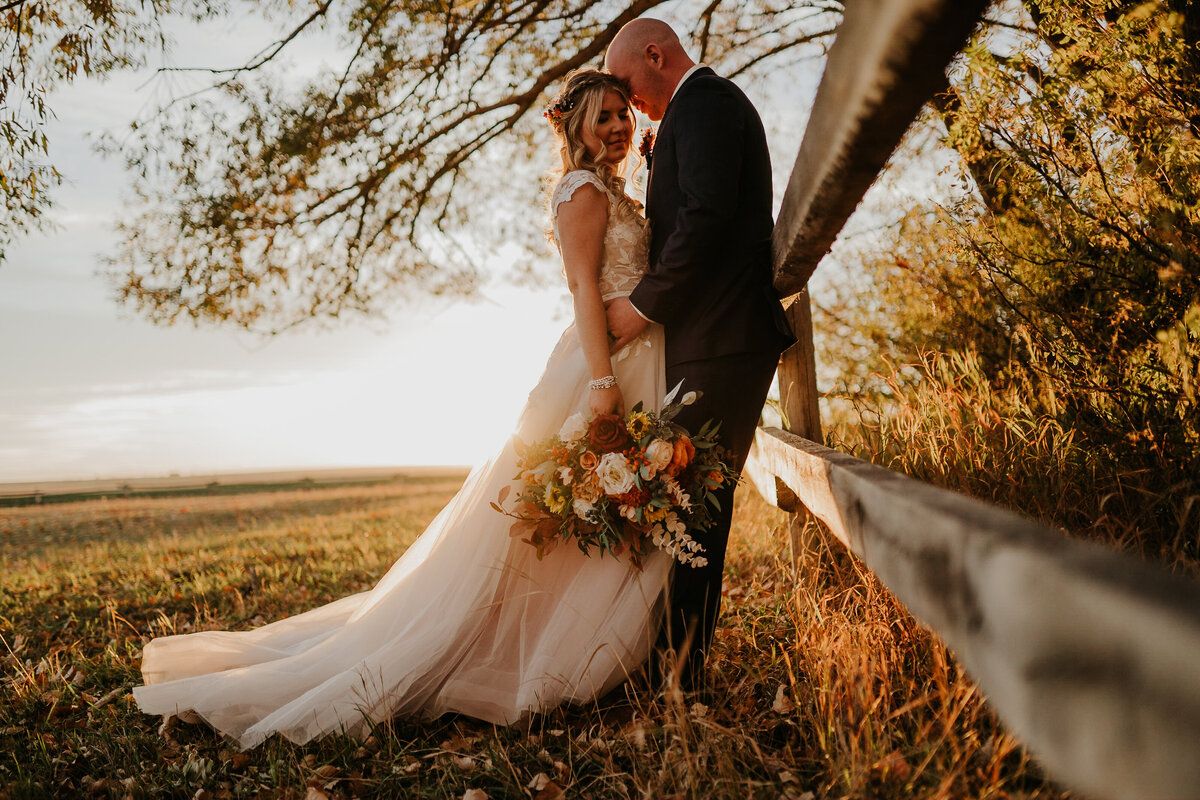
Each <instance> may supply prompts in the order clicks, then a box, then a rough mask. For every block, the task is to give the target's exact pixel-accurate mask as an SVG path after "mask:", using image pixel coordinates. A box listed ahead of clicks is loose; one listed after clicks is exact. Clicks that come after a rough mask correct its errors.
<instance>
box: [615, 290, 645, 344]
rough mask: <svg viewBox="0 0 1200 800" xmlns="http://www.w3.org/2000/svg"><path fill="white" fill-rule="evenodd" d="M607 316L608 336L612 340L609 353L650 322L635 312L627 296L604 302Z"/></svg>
mask: <svg viewBox="0 0 1200 800" xmlns="http://www.w3.org/2000/svg"><path fill="white" fill-rule="evenodd" d="M604 313H605V315H606V316H607V317H608V338H609V340H610V341H612V347H611V348H609V352H610V353H615V352H617V351H618V350H620V349H621V348H622V347H624V346H625V345H627V344H629V343H630V342H632V341H633V340H634V339H636V338H637V337H638V336H640V335H641V333H642V331H644V330H646V326H647V325H649V324H650V323H649V322H647V321H646V318H645V317H643V316H642V315H641V314H639V313H638V312H637V309H636V308H634V307H633V303H631V302H629V298H628V297H614V298H613V299H612V300H609V301H608V302H607V303H605V304H604Z"/></svg>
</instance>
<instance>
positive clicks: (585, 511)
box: [571, 497, 596, 520]
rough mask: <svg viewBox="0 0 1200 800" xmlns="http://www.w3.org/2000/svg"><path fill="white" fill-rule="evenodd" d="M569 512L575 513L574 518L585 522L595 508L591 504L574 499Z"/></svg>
mask: <svg viewBox="0 0 1200 800" xmlns="http://www.w3.org/2000/svg"><path fill="white" fill-rule="evenodd" d="M571 510H572V511H574V512H575V516H577V517H579V518H580V519H582V520H586V519H587V518H588V515H589V514H591V513H592V512H594V511H595V510H596V506H595V504H593V503H589V502H588V501H587V500H584V499H582V498H580V497H576V498H575V501H574V502H573V503H571Z"/></svg>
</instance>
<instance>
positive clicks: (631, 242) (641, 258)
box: [550, 170, 650, 300]
mask: <svg viewBox="0 0 1200 800" xmlns="http://www.w3.org/2000/svg"><path fill="white" fill-rule="evenodd" d="M585 183H590V184H592V185H593V186H595V187H596V188H597V189H599V190H600V191H602V192H604V194H605V196H606V197H608V229H607V230H605V232H604V256H603V259H604V260H603V263H602V264H601V266H600V294H601V296H602V297H603V299H604V300H611V299H612V298H614V297H621V296H623V295H627V294H629V293H630V292H632V291H633V287H635V286H637V283H638V281H639V280H641V278H642V273H644V272H645V271H646V264H647V261H648V259H649V252H650V237H649V226H648V223H647V222H646V219H645V218H644V217H643V216H642V215H641V214H639V213H638V212H637V210H636V209H635V207H634V206H633V205H632V204H631V203H623V202H618V198H616V197H614V196H613V194H612V192H610V191H609V190H608V188H607V187H606V186H605V185H604V182H603V181H601V180H600V178H598V177H597V176H596V174H595V173H593V172H589V171H587V170H575V171H573V172H568V173H567V174H566V175H564V176H563V177H562V180H560V181H559V182H558V186H556V187H555V189H554V194H553V195H552V196H551V199H550V216H551V220H552V222H553V226H554V240H555V241H556V242H557V241H559V235H558V207H559V206H560V205H562V204H563V203H565V202H567V201H568V200H570V199H571V197H573V196H574V194H575V190H576V189H578V188H579V187H580V186H583V185H584V184H585Z"/></svg>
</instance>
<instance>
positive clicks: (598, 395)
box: [588, 386, 625, 415]
mask: <svg viewBox="0 0 1200 800" xmlns="http://www.w3.org/2000/svg"><path fill="white" fill-rule="evenodd" d="M590 395H591V396H590V397H589V398H588V407H589V408H590V409H591V411H592V413H593V414H596V415H599V414H623V413H625V398H623V397H622V396H621V387H620V386H612V387H610V388H608V389H592V390H590Z"/></svg>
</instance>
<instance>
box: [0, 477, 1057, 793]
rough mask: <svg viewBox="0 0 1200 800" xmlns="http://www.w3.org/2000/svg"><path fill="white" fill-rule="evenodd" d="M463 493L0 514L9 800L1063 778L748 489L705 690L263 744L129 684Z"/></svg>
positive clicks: (362, 575) (370, 562)
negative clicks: (145, 707) (143, 704)
mask: <svg viewBox="0 0 1200 800" xmlns="http://www.w3.org/2000/svg"><path fill="white" fill-rule="evenodd" d="M456 488H457V481H455V480H445V479H440V480H439V479H430V480H412V481H406V482H403V483H391V484H384V485H380V486H375V487H354V488H331V489H320V490H307V491H290V492H268V493H262V494H252V495H238V496H233V497H224V498H186V499H185V498H170V499H155V500H139V499H136V498H129V499H118V500H109V501H105V502H102V501H89V502H86V503H78V504H66V505H62V506H57V507H45V508H40V507H30V508H24V509H6V510H3V511H0V541H3V555H2V557H0V569H2V570H3V575H4V579H3V593H2V594H0V637H2V638H3V644H0V659H2V660H3V664H4V667H3V676H4V677H3V684H2V686H0V753H2V755H0V798H26V797H77V796H85V795H86V796H93V797H113V798H125V797H132V798H149V797H179V798H196V797H201V798H203V797H209V798H230V797H264V798H265V797H274V798H283V797H287V798H297V800H299V799H300V798H305V797H308V798H309V800H319V798H320V797H322V796H326V797H330V798H351V797H362V798H410V797H411V798H418V797H422V798H424V797H427V798H461V797H463V796H464V795H465V794H466V793H467V792H468V790H479V791H481V792H483V793H485V794H486V795H487V796H488V797H490V798H521V797H537V798H540V800H550V799H551V798H554V797H558V796H563V797H568V798H585V797H591V798H668V797H689V798H770V800H776V798H780V797H785V798H804V797H814V798H826V797H855V798H858V797H861V798H868V797H869V798H901V797H905V798H907V797H947V798H949V797H1011V796H1022V797H1026V796H1027V797H1054V796H1058V795H1057V793H1056V791H1055V790H1054V789H1053V788H1051V787H1049V786H1048V785H1046V784H1045V783H1044V781H1043V780H1042V778H1041V777H1040V775H1039V773H1038V771H1037V769H1036V767H1035V766H1034V765H1033V764H1032V762H1030V760H1029V759H1028V758H1027V757H1026V756H1025V754H1024V753H1023V751H1022V750H1021V749H1020V748H1019V747H1018V746H1017V745H1016V743H1015V742H1014V741H1013V740H1012V738H1011V737H1010V736H1009V735H1007V734H1006V733H1005V732H1004V731H1003V730H1002V729H1001V728H1000V727H999V725H998V724H997V722H996V720H995V718H994V717H993V716H992V715H991V713H990V712H989V711H988V710H987V708H986V706H985V705H984V703H983V701H982V699H981V698H980V697H979V695H978V692H977V691H976V690H975V688H974V686H973V685H972V684H971V683H970V681H969V680H968V679H967V678H966V677H965V676H964V675H962V673H961V671H960V670H959V669H958V668H957V667H956V665H955V664H954V661H953V658H952V657H951V656H949V655H948V654H947V652H946V651H945V649H944V648H943V647H942V646H941V645H940V644H939V643H938V642H937V641H936V640H935V639H934V638H932V637H931V636H930V635H929V634H928V633H926V632H925V631H923V630H921V629H920V628H919V627H918V626H917V625H916V624H915V623H914V622H913V620H912V619H911V618H910V617H909V616H908V615H907V613H906V612H905V611H904V610H903V609H902V608H900V607H899V606H898V605H897V604H896V602H895V601H894V600H893V599H892V598H891V597H890V595H889V594H888V593H887V592H886V590H884V589H883V588H882V587H881V586H880V585H879V584H878V582H877V581H876V580H875V579H874V578H873V577H872V576H871V575H870V574H867V573H865V572H864V571H863V570H862V568H861V567H860V566H859V565H858V564H857V563H856V562H855V561H854V560H853V559H852V558H851V557H849V556H847V555H846V554H845V553H844V552H843V551H841V550H840V548H839V546H838V545H836V544H834V545H832V546H830V545H827V544H826V540H825V539H824V538H823V537H822V536H821V535H820V534H818V533H817V532H816V531H815V530H814V529H809V530H807V531H806V532H804V533H802V535H800V536H798V537H797V540H798V541H801V542H804V546H803V547H798V552H797V557H796V559H795V563H794V564H793V561H792V558H791V557H790V553H789V549H790V545H789V536H788V531H787V525H788V520H787V517H786V515H784V514H782V513H781V512H779V511H778V510H776V509H773V508H770V507H769V506H767V505H766V504H764V503H763V502H762V501H761V500H759V499H758V498H757V497H756V496H754V495H753V494H752V493H751V492H750V491H748V490H743V491H742V495H741V497H740V498H739V501H740V506H739V511H738V513H737V516H736V518H735V529H734V532H733V537H732V542H731V547H730V553H729V560H728V566H727V572H726V582H725V592H726V597H725V603H724V616H723V619H722V625H721V627H720V629H719V631H718V635H717V640H716V643H715V646H714V650H713V653H712V658H711V664H710V678H711V684H712V685H711V691H710V692H709V693H708V694H707V695H705V696H704V697H698V696H684V695H680V694H678V693H675V694H672V693H665V694H662V695H659V696H650V695H649V694H647V693H646V692H641V693H636V692H635V693H633V696H632V697H631V698H630V700H629V701H628V702H620V703H614V702H613V701H612V699H611V698H610V699H609V700H608V702H607V703H606V705H605V706H603V707H601V706H597V707H592V708H569V709H562V710H560V711H558V712H556V713H554V714H551V715H547V716H545V717H539V718H537V719H534V720H531V721H530V722H529V723H528V724H525V725H521V726H514V727H510V728H495V727H493V726H491V725H485V724H482V723H477V722H474V721H472V720H468V719H462V718H443V719H441V720H438V721H436V722H432V723H430V722H418V721H412V720H396V721H393V722H392V723H390V724H388V725H385V726H380V727H379V728H378V729H377V730H376V731H375V732H374V734H373V735H372V737H371V738H370V739H368V740H367V741H365V742H358V741H355V740H352V739H348V738H345V737H340V736H331V737H327V738H326V739H324V740H321V741H319V742H316V743H313V744H311V745H308V746H306V747H296V746H293V745H291V744H289V743H286V742H282V741H277V740H272V741H269V742H267V743H266V744H264V745H263V746H261V747H259V748H257V749H256V750H254V751H251V752H250V753H247V754H240V753H236V752H235V751H234V750H233V749H232V748H231V747H230V746H229V744H228V743H227V742H223V741H222V740H221V739H220V737H218V736H217V735H216V734H214V733H212V732H211V731H209V730H208V729H206V728H203V727H200V726H188V725H182V724H178V723H177V724H173V725H170V726H167V727H165V728H162V729H160V727H159V720H157V719H155V718H150V717H147V716H145V715H142V714H140V713H139V712H138V711H137V709H136V707H135V706H134V705H133V704H132V703H131V702H130V699H131V698H130V695H129V689H130V687H132V686H133V685H135V684H136V683H137V682H138V673H137V669H138V663H139V654H140V648H141V646H142V644H143V643H144V642H145V641H147V640H148V639H149V638H150V637H152V636H157V635H162V634H164V633H174V632H184V631H192V630H200V629H205V628H217V627H220V628H234V629H237V628H247V627H252V626H254V625H257V624H261V623H262V622H263V621H266V620H270V619H276V618H278V617H281V616H284V615H286V614H290V613H295V612H297V611H301V610H304V609H306V608H311V607H313V606H315V605H318V604H320V603H324V602H327V601H329V600H332V599H334V598H336V597H339V596H341V595H344V594H347V593H349V592H354V591H358V590H361V589H364V588H367V587H369V586H370V585H371V583H372V582H373V581H374V580H375V579H376V578H377V577H378V576H379V575H380V574H382V572H383V571H384V570H385V569H386V568H387V566H388V565H390V564H391V562H392V561H393V560H394V559H395V558H396V556H397V555H398V554H399V553H400V552H402V550H403V549H404V548H405V547H406V546H407V545H408V544H409V543H411V541H412V540H413V539H414V538H415V537H416V536H417V535H418V534H419V533H420V531H421V530H422V529H423V528H424V525H425V524H426V523H427V522H428V520H429V519H431V518H432V516H433V515H434V513H436V511H437V510H438V509H439V508H440V507H441V505H442V504H443V503H444V502H445V501H446V500H447V499H448V498H449V497H450V496H451V495H452V494H453V492H454V491H455V489H456ZM701 701H703V702H701ZM476 797H478V795H476Z"/></svg>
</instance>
